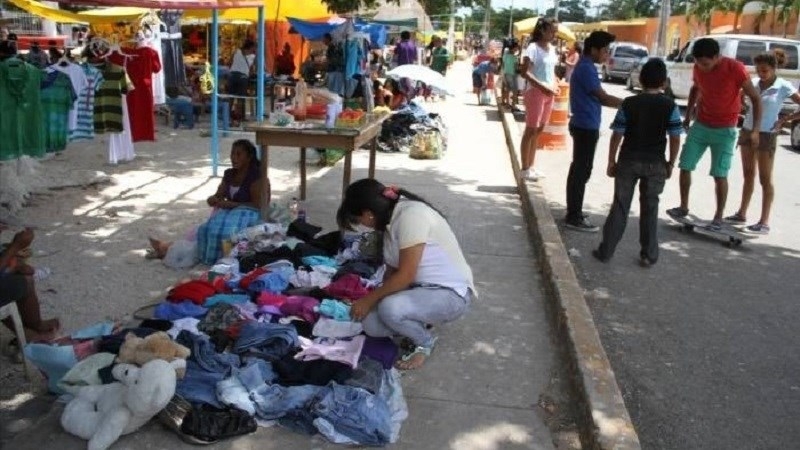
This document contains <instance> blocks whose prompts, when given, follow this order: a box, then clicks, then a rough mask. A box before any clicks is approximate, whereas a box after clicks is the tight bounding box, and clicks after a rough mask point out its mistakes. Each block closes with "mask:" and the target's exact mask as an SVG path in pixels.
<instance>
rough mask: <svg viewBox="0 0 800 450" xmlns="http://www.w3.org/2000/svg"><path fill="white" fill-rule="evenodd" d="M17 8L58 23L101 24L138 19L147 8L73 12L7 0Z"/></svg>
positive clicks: (38, 3)
mask: <svg viewBox="0 0 800 450" xmlns="http://www.w3.org/2000/svg"><path fill="white" fill-rule="evenodd" d="M8 1H9V3H11V4H12V5H14V6H16V7H17V8H19V9H21V10H23V11H25V12H27V13H30V14H33V15H34V16H36V17H41V18H43V19H47V20H52V21H53V22H58V23H86V24H103V23H115V22H132V21H135V20H138V19H139V17H141V16H142V15H143V14H144V13H146V12H147V11H148V10H147V9H144V8H130V7H128V8H104V9H95V10H92V11H85V12H81V13H74V12H71V11H66V10H63V9H58V8H53V7H52V6H48V5H45V4H44V3H41V2H38V1H34V0H8Z"/></svg>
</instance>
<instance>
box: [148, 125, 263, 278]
mask: <svg viewBox="0 0 800 450" xmlns="http://www.w3.org/2000/svg"><path fill="white" fill-rule="evenodd" d="M231 166H233V167H232V168H230V169H228V170H226V171H225V173H224V174H223V176H222V182H220V184H219V187H218V188H217V192H216V193H215V194H214V195H212V196H211V197H209V198H208V199H207V200H206V202H207V203H208V206H211V207H212V208H214V211H213V212H212V213H211V217H209V218H208V220H207V221H206V222H205V223H203V224H202V225H200V227H198V228H197V236H196V238H197V253H198V255H197V256H198V257H199V259H200V262H202V263H203V264H207V265H211V264H214V263H215V262H216V261H217V260H218V259H219V258H220V257H222V256H223V254H222V241H223V240H225V239H228V238H229V237H230V236H231V235H232V234H234V233H237V232H239V231H241V230H243V229H245V228H249V227H252V226H255V225H258V224H259V223H261V213H260V211H259V206H260V204H261V203H260V202H261V191H262V183H266V184H267V190H266V194H267V202H269V196H270V185H269V180H268V179H267V180H261V168H260V164H259V161H258V157H257V155H256V146H255V145H253V143H252V142H250V141H248V140H247V139H239V140H238V141H236V142H234V143H233V146H232V147H231ZM172 244H173V243H172V242H164V241H160V240H157V239H153V238H150V245H151V246H152V249H150V250H149V253H148V258H154V259H155V258H158V259H163V258H164V257H165V256H167V252H168V251H169V249H170V247H171V246H172Z"/></svg>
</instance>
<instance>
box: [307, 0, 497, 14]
mask: <svg viewBox="0 0 800 450" xmlns="http://www.w3.org/2000/svg"><path fill="white" fill-rule="evenodd" d="M295 1H297V0H295ZM387 1H388V2H391V3H395V4H399V3H400V0H387ZM322 2H323V3H325V4H327V5H328V10H329V11H331V12H335V13H340V14H341V13H348V12H351V11H356V10H357V9H359V8H363V9H373V8H377V7H378V6H380V1H379V0H322ZM419 3H420V4H421V5H422V7H423V8H425V12H426V13H428V15H429V16H438V15H443V14H450V0H419ZM453 3H454V5H455V8H456V9H458V8H461V7H467V8H472V7H475V6H481V5H484V6H485V5H486V0H453Z"/></svg>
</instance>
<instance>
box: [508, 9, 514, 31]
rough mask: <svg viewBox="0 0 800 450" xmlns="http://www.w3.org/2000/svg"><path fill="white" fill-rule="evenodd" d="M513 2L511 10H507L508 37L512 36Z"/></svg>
mask: <svg viewBox="0 0 800 450" xmlns="http://www.w3.org/2000/svg"><path fill="white" fill-rule="evenodd" d="M513 27H514V0H511V8H510V9H509V10H508V36H509V37H513V36H514V28H513Z"/></svg>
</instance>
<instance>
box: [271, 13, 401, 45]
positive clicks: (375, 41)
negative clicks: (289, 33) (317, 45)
mask: <svg viewBox="0 0 800 450" xmlns="http://www.w3.org/2000/svg"><path fill="white" fill-rule="evenodd" d="M287 20H289V23H290V24H291V25H292V28H294V30H295V31H296V32H297V33H298V34H300V35H301V36H303V37H304V38H306V39H308V40H309V41H318V40H320V39H322V36H324V35H325V33H332V32H333V31H334V30H335V29H337V28H339V27H340V26H342V25H344V24H345V23H346V21H342V22H340V23H329V22H309V21H307V20H301V19H295V18H294V17H287ZM353 29H354V30H355V31H356V32H359V33H364V34H368V35H369V40H370V46H371V47H373V48H381V47H383V46H384V45H386V27H385V26H384V25H380V24H376V23H369V22H365V21H363V20H359V19H356V20H355V22H354V23H353Z"/></svg>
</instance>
